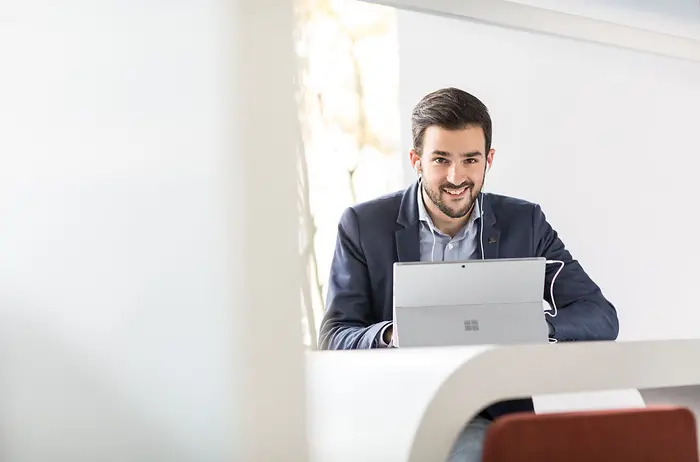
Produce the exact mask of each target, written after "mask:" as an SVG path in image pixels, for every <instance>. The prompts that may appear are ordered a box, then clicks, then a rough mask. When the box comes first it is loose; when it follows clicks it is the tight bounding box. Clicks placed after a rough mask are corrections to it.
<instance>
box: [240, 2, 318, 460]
mask: <svg viewBox="0 0 700 462" xmlns="http://www.w3.org/2000/svg"><path fill="white" fill-rule="evenodd" d="M233 3H234V4H235V5H236V7H237V8H236V11H235V14H234V15H233V17H234V18H236V24H235V26H234V27H233V30H234V31H235V37H234V40H233V41H234V43H235V44H236V49H235V56H236V59H235V61H234V65H235V85H234V89H235V96H234V99H233V101H234V102H233V109H234V111H235V112H234V120H233V124H232V126H233V127H236V130H235V131H234V132H233V134H234V141H235V142H234V146H235V148H234V151H233V154H234V159H235V162H236V164H235V165H234V171H235V173H236V174H237V176H236V178H235V180H234V181H236V182H237V186H238V191H237V195H238V197H239V199H240V203H239V204H238V208H239V209H240V210H241V214H240V216H239V217H236V220H237V222H240V223H241V225H242V226H243V228H242V229H240V235H239V236H238V239H237V240H238V242H239V243H240V244H239V246H238V251H239V252H240V254H239V258H240V260H239V266H238V270H239V275H238V277H237V281H238V283H239V284H240V290H241V292H240V297H239V298H238V300H237V302H238V303H239V306H238V316H239V319H238V322H237V325H238V326H241V329H240V330H239V333H238V335H237V339H236V340H237V345H236V347H237V349H239V351H241V352H243V353H244V354H242V355H241V356H239V360H241V361H242V363H241V364H240V366H239V369H238V370H239V372H240V373H241V379H243V381H242V382H240V383H241V384H242V388H240V389H239V391H238V398H239V399H240V400H242V401H240V402H239V406H238V407H239V408H240V409H243V412H244V414H243V415H242V417H243V418H242V419H241V420H240V421H239V422H238V424H243V425H245V426H244V427H243V428H240V427H239V429H238V434H239V436H240V438H241V440H240V444H241V447H244V448H246V451H245V452H244V454H243V456H244V457H242V458H239V459H236V460H250V461H251V462H252V461H262V460H289V461H297V460H306V448H307V445H306V425H305V419H304V409H305V400H304V393H305V391H304V380H303V364H302V361H303V359H302V353H303V352H302V340H301V323H300V315H301V308H300V295H299V294H300V292H299V287H300V274H299V271H298V269H299V248H298V242H299V239H298V233H299V230H298V223H299V218H298V217H299V211H298V208H297V197H298V189H297V188H298V176H297V165H298V164H297V151H296V149H297V139H298V138H297V125H296V122H295V120H296V118H297V110H296V105H295V101H294V96H295V88H294V82H295V81H296V79H295V76H294V71H295V69H296V66H295V59H294V54H293V51H294V47H293V45H294V42H293V33H292V32H293V31H292V27H293V22H294V21H293V19H294V18H293V8H292V7H293V3H294V2H293V0H236V1H234V2H233Z"/></svg>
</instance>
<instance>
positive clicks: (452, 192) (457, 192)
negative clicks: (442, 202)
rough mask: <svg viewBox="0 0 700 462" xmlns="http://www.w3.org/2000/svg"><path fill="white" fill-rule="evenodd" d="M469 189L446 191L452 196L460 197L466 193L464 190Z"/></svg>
mask: <svg viewBox="0 0 700 462" xmlns="http://www.w3.org/2000/svg"><path fill="white" fill-rule="evenodd" d="M465 189H467V188H462V189H445V192H446V193H448V194H452V195H453V196H459V195H460V194H462V193H463V192H464V190H465Z"/></svg>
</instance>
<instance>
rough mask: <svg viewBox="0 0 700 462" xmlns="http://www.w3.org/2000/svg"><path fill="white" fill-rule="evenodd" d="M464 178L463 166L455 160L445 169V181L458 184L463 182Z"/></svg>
mask: <svg viewBox="0 0 700 462" xmlns="http://www.w3.org/2000/svg"><path fill="white" fill-rule="evenodd" d="M465 179H466V174H465V171H464V168H463V167H462V166H461V165H459V163H458V162H455V163H453V164H452V165H450V168H449V169H448V170H447V181H449V182H450V183H452V184H453V185H455V186H459V185H461V184H462V183H464V180H465Z"/></svg>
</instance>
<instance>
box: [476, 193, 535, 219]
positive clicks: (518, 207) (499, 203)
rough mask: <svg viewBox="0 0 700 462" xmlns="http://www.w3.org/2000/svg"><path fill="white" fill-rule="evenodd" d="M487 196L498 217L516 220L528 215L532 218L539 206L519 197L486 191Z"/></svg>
mask: <svg viewBox="0 0 700 462" xmlns="http://www.w3.org/2000/svg"><path fill="white" fill-rule="evenodd" d="M485 196H486V200H487V201H488V202H489V205H490V207H491V209H492V210H493V213H494V214H495V215H496V218H498V217H503V218H506V219H509V220H515V219H521V218H525V217H528V218H530V219H531V218H532V215H533V213H534V210H535V209H537V208H539V205H538V204H536V203H534V202H530V201H527V200H525V199H520V198H517V197H511V196H504V195H501V194H493V193H486V194H485Z"/></svg>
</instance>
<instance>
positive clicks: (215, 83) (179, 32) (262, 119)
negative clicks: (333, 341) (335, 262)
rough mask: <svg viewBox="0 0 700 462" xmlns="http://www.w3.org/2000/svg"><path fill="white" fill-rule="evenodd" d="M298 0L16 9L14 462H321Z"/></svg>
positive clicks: (0, 14) (9, 68)
mask: <svg viewBox="0 0 700 462" xmlns="http://www.w3.org/2000/svg"><path fill="white" fill-rule="evenodd" d="M292 25H293V10H292V2H291V0H183V1H177V2H171V1H167V0H144V1H120V2H113V1H95V0H68V1H66V2H55V3H52V2H50V3H47V2H43V1H41V2H40V1H38V0H14V1H13V0H11V1H0V61H1V62H2V63H3V64H2V72H0V101H2V103H1V104H0V217H1V219H0V221H1V222H2V224H1V225H0V255H1V256H2V257H1V258H0V409H1V411H0V460H2V461H3V462H44V461H47V460H51V461H54V462H94V461H100V462H118V461H119V462H121V461H125V460H128V461H130V462H153V461H161V460H167V461H169V462H233V461H236V462H239V461H240V462H248V461H251V462H252V461H255V462H258V461H266V460H285V461H305V460H306V459H307V445H306V422H305V416H304V409H305V400H304V382H303V357H302V348H303V347H302V337H301V326H300V324H301V323H300V306H299V305H300V296H299V285H298V279H297V277H298V271H299V260H298V257H297V246H298V239H297V229H296V228H297V224H298V219H297V204H296V197H297V194H296V172H297V170H296V166H297V164H296V151H295V140H296V136H295V128H294V127H295V120H296V112H295V104H294V99H293V96H294V94H293V92H294V89H293V82H294V57H293V40H292Z"/></svg>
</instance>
